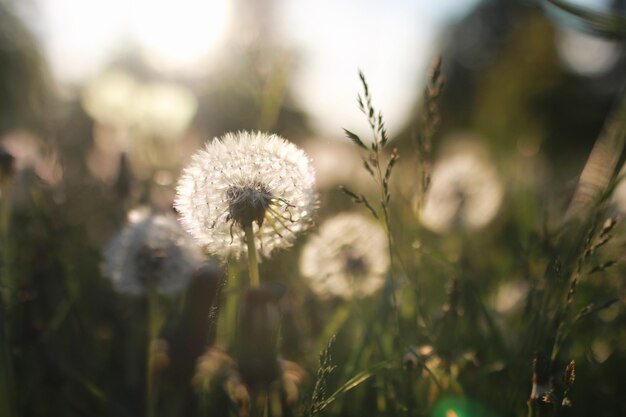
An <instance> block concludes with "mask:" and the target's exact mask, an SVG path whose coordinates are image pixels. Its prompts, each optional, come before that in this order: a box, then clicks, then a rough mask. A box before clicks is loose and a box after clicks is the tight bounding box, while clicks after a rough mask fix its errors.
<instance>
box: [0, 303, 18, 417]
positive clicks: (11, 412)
mask: <svg viewBox="0 0 626 417" xmlns="http://www.w3.org/2000/svg"><path fill="white" fill-rule="evenodd" d="M4 323H5V315H4V304H3V302H2V298H1V297H0V338H1V341H0V414H1V415H3V416H7V417H11V416H15V415H16V413H15V407H14V403H13V398H14V396H13V391H14V385H13V369H12V365H11V351H10V344H9V338H8V334H7V333H8V332H7V329H6V328H5V326H4Z"/></svg>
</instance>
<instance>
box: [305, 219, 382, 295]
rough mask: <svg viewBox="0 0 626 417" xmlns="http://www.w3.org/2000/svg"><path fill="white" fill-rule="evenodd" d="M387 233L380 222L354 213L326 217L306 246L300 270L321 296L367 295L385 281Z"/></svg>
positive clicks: (372, 292) (314, 290)
mask: <svg viewBox="0 0 626 417" xmlns="http://www.w3.org/2000/svg"><path fill="white" fill-rule="evenodd" d="M388 269H389V253H388V246H387V236H386V235H385V232H384V230H383V229H382V227H380V225H378V224H377V223H374V222H373V221H371V220H370V219H369V218H366V217H364V216H363V215H360V214H355V213H344V214H340V215H337V216H335V217H333V218H331V219H329V220H327V221H326V222H325V223H324V224H322V226H321V227H320V230H319V233H318V234H317V235H315V236H313V237H311V239H310V240H309V242H307V244H306V245H305V247H304V249H303V251H302V256H301V258H300V272H301V273H302V275H303V276H304V277H305V278H306V279H307V282H308V284H309V286H310V288H311V289H312V290H313V292H315V293H316V294H317V295H318V296H319V297H320V298H323V299H324V298H330V297H341V298H345V299H348V298H351V297H366V296H369V295H372V294H374V293H375V292H376V291H378V290H379V289H380V288H381V287H382V286H383V285H384V283H385V274H386V273H387V270H388Z"/></svg>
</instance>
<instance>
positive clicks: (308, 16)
mask: <svg viewBox="0 0 626 417" xmlns="http://www.w3.org/2000/svg"><path fill="white" fill-rule="evenodd" d="M282 3H283V5H284V7H283V8H282V9H281V11H282V15H281V17H282V19H281V22H282V26H281V30H282V32H283V33H284V39H286V40H288V42H292V43H293V44H294V45H295V46H297V47H299V48H301V49H302V51H303V53H302V55H303V61H304V62H301V63H300V67H299V71H298V73H297V74H296V77H295V79H294V86H295V87H296V93H297V97H298V99H299V101H300V104H301V105H302V106H303V107H304V108H305V109H306V110H307V111H308V112H309V113H310V114H311V116H312V117H313V120H314V121H315V122H316V126H317V127H318V128H319V130H320V131H321V132H323V133H325V134H328V135H331V136H337V135H341V132H342V130H341V128H342V127H345V128H349V129H350V130H354V131H357V132H360V133H366V132H367V123H366V121H365V119H364V118H363V116H362V115H361V113H360V112H359V111H358V108H357V104H356V94H357V92H359V91H360V84H359V79H358V76H357V71H358V69H359V68H360V69H362V70H363V72H364V73H365V76H366V78H367V80H368V84H369V86H370V90H371V92H372V95H373V97H374V105H375V106H376V107H377V109H380V110H382V111H383V114H384V115H385V118H386V122H387V127H388V130H389V131H390V133H391V134H392V135H393V133H394V132H396V131H397V130H398V129H401V128H402V127H403V124H404V122H405V121H406V119H407V118H408V117H409V116H410V112H411V111H412V110H413V104H414V102H415V100H416V97H415V94H416V92H418V91H420V85H421V83H422V81H423V80H424V76H425V72H426V70H427V68H428V66H429V65H430V62H431V60H432V58H433V56H434V54H435V53H436V51H437V41H438V37H439V35H440V34H441V31H442V29H443V27H444V25H445V24H446V23H450V21H451V20H453V19H457V18H460V17H461V16H462V15H463V14H464V13H467V11H468V10H469V8H470V7H472V6H473V5H475V4H476V3H477V1H476V0H438V1H419V0H395V1H386V2H382V1H377V0H343V1H333V0H317V1H306V0H283V1H282Z"/></svg>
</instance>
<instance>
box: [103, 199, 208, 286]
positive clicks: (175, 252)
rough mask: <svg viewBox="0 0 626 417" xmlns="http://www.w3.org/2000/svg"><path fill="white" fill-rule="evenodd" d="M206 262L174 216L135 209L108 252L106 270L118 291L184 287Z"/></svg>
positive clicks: (112, 241) (105, 256) (110, 244)
mask: <svg viewBox="0 0 626 417" xmlns="http://www.w3.org/2000/svg"><path fill="white" fill-rule="evenodd" d="M201 261H202V253H201V251H200V248H199V247H198V246H197V245H196V244H195V242H194V241H193V239H192V238H191V236H189V235H188V234H187V233H186V232H185V231H184V230H183V229H182V227H180V224H179V223H178V222H177V221H176V219H175V218H174V217H173V216H169V215H151V216H148V215H147V214H146V213H145V212H139V211H134V212H131V213H130V214H129V223H128V224H127V225H126V226H125V227H124V229H122V231H121V232H120V233H119V234H117V235H116V236H115V237H114V238H113V239H112V240H111V242H110V243H109V245H108V246H107V248H106V249H105V251H104V273H105V275H106V276H107V278H109V279H110V280H111V281H112V283H113V287H114V288H115V290H116V291H119V292H123V293H128V294H136V295H139V294H144V293H146V292H148V291H150V290H155V291H157V292H160V293H162V294H170V293H175V292H177V291H180V290H182V289H183V288H184V287H185V286H186V285H187V283H188V282H189V280H190V279H191V276H192V274H193V272H194V270H195V269H196V268H197V267H198V266H199V264H200V262H201Z"/></svg>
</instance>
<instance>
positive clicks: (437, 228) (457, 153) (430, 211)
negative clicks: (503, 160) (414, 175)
mask: <svg viewBox="0 0 626 417" xmlns="http://www.w3.org/2000/svg"><path fill="white" fill-rule="evenodd" d="M502 194H503V189H502V184H501V183H500V181H499V179H498V174H497V172H496V170H495V168H494V167H493V166H491V165H490V164H489V163H488V161H487V160H486V158H485V157H484V156H483V155H482V154H481V152H480V149H478V148H475V147H473V146H458V144H457V146H456V147H454V148H453V150H451V151H449V152H448V153H447V154H446V155H444V157H443V158H442V159H441V160H440V161H439V162H437V163H436V164H435V166H434V169H433V172H432V176H431V183H430V187H429V189H428V191H427V193H426V196H425V200H424V203H423V206H422V208H421V211H420V217H421V221H422V223H423V225H424V226H425V227H427V228H428V229H430V230H432V231H434V232H437V233H442V232H445V231H447V230H450V229H452V228H465V229H470V230H475V229H480V228H481V227H484V226H486V225H487V224H488V223H489V222H490V221H491V220H493V218H494V217H495V215H496V214H497V213H498V210H499V208H500V205H501V203H502Z"/></svg>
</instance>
